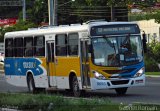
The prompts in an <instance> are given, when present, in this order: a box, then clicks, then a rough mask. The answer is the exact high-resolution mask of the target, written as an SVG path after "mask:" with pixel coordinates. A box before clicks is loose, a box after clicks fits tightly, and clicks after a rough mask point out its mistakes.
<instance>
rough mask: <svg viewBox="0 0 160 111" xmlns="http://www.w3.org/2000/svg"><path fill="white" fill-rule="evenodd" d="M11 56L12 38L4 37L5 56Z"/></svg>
mask: <svg viewBox="0 0 160 111" xmlns="http://www.w3.org/2000/svg"><path fill="white" fill-rule="evenodd" d="M13 56H14V55H13V39H10V38H9V39H5V57H13Z"/></svg>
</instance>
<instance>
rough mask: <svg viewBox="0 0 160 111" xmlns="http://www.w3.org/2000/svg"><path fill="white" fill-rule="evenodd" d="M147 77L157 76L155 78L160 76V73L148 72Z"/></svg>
mask: <svg viewBox="0 0 160 111" xmlns="http://www.w3.org/2000/svg"><path fill="white" fill-rule="evenodd" d="M145 74H146V75H155V76H160V72H146V73H145Z"/></svg>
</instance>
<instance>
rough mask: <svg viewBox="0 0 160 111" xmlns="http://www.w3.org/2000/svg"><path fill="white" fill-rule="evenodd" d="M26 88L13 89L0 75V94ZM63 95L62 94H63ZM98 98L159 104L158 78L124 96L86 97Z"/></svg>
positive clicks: (102, 93) (100, 94) (102, 92)
mask: <svg viewBox="0 0 160 111" xmlns="http://www.w3.org/2000/svg"><path fill="white" fill-rule="evenodd" d="M27 91H28V89H27V88H23V87H15V86H12V85H10V84H8V83H6V81H5V78H4V76H3V75H1V74H0V92H27ZM63 93H64V92H63ZM88 96H89V97H92V96H93V97H94V96H96V97H97V96H98V97H101V98H106V99H109V100H111V101H112V102H116V103H126V104H130V103H135V102H141V103H154V104H160V99H159V98H160V77H147V78H146V86H143V87H132V88H129V89H128V91H127V93H126V95H124V96H118V95H116V93H115V91H114V90H100V91H96V92H93V93H87V97H88Z"/></svg>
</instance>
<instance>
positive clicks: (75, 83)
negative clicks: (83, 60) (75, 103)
mask: <svg viewBox="0 0 160 111" xmlns="http://www.w3.org/2000/svg"><path fill="white" fill-rule="evenodd" d="M72 91H73V95H74V96H75V97H79V96H81V95H82V91H81V90H80V89H79V84H78V80H77V77H76V76H74V77H73V79H72Z"/></svg>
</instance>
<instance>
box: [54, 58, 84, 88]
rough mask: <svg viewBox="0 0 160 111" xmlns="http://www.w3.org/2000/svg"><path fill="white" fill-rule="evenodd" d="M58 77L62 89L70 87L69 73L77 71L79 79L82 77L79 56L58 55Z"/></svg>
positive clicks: (58, 83)
mask: <svg viewBox="0 0 160 111" xmlns="http://www.w3.org/2000/svg"><path fill="white" fill-rule="evenodd" d="M56 61H57V63H56V77H57V87H58V88H60V89H69V74H70V73H71V72H73V73H75V75H76V76H77V78H78V80H79V86H80V88H81V83H80V81H81V78H80V58H79V57H57V58H56Z"/></svg>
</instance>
